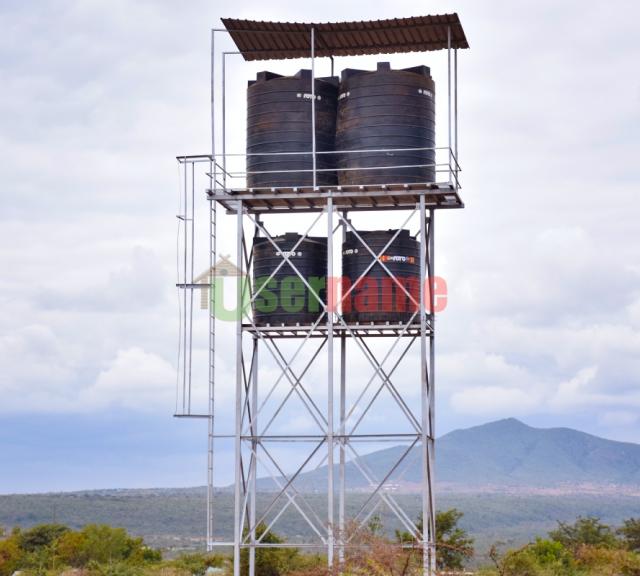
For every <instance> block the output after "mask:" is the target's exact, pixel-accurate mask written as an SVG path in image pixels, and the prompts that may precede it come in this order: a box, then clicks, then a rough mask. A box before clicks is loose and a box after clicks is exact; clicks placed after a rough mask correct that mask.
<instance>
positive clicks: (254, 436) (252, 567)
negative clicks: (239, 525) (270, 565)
mask: <svg viewBox="0 0 640 576" xmlns="http://www.w3.org/2000/svg"><path fill="white" fill-rule="evenodd" d="M251 365H252V366H253V371H252V378H251V470H250V474H249V475H250V478H251V480H250V481H251V486H250V488H249V490H251V493H250V504H249V506H250V507H249V528H250V530H251V548H250V549H249V576H255V573H256V488H257V481H256V476H257V473H258V470H257V455H258V338H257V337H256V336H254V337H253V361H252V362H251Z"/></svg>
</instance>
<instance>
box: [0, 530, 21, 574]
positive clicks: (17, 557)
mask: <svg viewBox="0 0 640 576" xmlns="http://www.w3.org/2000/svg"><path fill="white" fill-rule="evenodd" d="M22 555H23V553H22V550H21V549H20V545H19V544H18V539H17V538H15V537H14V536H10V537H9V538H7V539H6V540H0V576H11V574H13V573H14V572H15V571H16V570H17V569H18V568H19V567H20V562H21V560H22Z"/></svg>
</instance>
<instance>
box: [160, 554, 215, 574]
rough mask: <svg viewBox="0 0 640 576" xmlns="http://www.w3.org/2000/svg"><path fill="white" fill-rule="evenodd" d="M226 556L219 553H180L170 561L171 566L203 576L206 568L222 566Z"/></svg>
mask: <svg viewBox="0 0 640 576" xmlns="http://www.w3.org/2000/svg"><path fill="white" fill-rule="evenodd" d="M225 561H226V558H225V557H224V556H221V555H219V554H202V553H198V552H196V553H193V554H181V555H180V556H178V557H177V558H176V559H175V560H173V561H172V562H171V566H173V567H175V568H177V569H178V570H181V571H184V572H187V573H188V574H190V575H193V576H204V573H205V572H206V571H207V568H211V567H213V568H222V567H223V566H224V564H225Z"/></svg>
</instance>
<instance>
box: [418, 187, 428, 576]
mask: <svg viewBox="0 0 640 576" xmlns="http://www.w3.org/2000/svg"><path fill="white" fill-rule="evenodd" d="M419 206H420V287H421V290H420V403H421V416H422V418H421V430H420V439H421V444H420V449H421V452H420V453H421V464H422V571H423V574H424V576H430V575H431V572H430V566H431V562H430V559H431V551H430V544H431V542H430V536H431V535H430V526H431V522H430V518H431V506H430V501H431V499H430V492H431V486H430V485H429V482H430V475H429V445H428V442H429V438H428V428H429V382H428V374H427V313H426V302H425V290H427V287H428V278H427V255H428V253H427V234H426V210H425V201H424V196H420V204H419Z"/></svg>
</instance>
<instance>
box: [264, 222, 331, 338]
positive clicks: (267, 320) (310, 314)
mask: <svg viewBox="0 0 640 576" xmlns="http://www.w3.org/2000/svg"><path fill="white" fill-rule="evenodd" d="M300 237H301V236H300V234H295V233H288V234H284V235H282V236H276V237H275V238H273V241H274V242H275V244H276V245H277V248H276V247H275V246H274V245H273V244H272V243H271V242H269V240H268V239H267V238H256V239H255V241H254V243H253V281H254V285H253V290H254V294H255V293H256V292H257V291H258V290H259V288H260V286H263V285H264V286H265V287H264V289H263V290H262V291H260V292H259V294H258V296H257V298H256V299H255V301H254V304H253V318H254V322H255V323H256V324H258V325H262V326H264V325H266V324H269V325H271V326H282V325H284V326H291V325H296V324H300V325H305V324H313V323H314V322H315V321H316V320H317V319H318V316H319V315H320V314H321V313H322V306H321V304H320V302H319V301H318V300H317V298H316V297H315V296H314V295H313V293H312V292H311V291H310V290H309V288H307V286H306V285H305V284H304V283H303V282H302V280H301V279H300V277H299V276H298V275H297V274H296V272H295V271H294V270H293V268H292V267H291V265H290V264H288V263H287V262H285V263H284V264H283V265H282V266H281V267H280V269H279V270H278V271H277V272H276V274H275V275H274V277H273V278H272V279H271V280H270V281H269V282H267V279H268V278H269V276H270V275H271V274H272V273H273V271H274V270H275V269H276V268H277V267H278V265H279V264H280V263H281V262H282V261H283V259H284V258H283V254H286V256H287V257H288V258H289V259H290V260H291V262H292V263H293V265H294V266H295V267H296V268H297V269H298V270H299V272H300V273H301V274H302V275H303V276H304V278H305V280H306V281H307V282H308V283H309V285H310V286H311V287H312V288H313V289H314V291H315V292H316V293H317V294H318V295H319V296H320V298H321V299H322V301H326V275H327V239H326V238H316V237H307V238H305V239H304V240H303V241H302V242H300V245H299V246H298V247H297V248H296V249H295V250H294V249H293V248H294V246H295V245H296V243H297V242H298V241H299V240H300Z"/></svg>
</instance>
